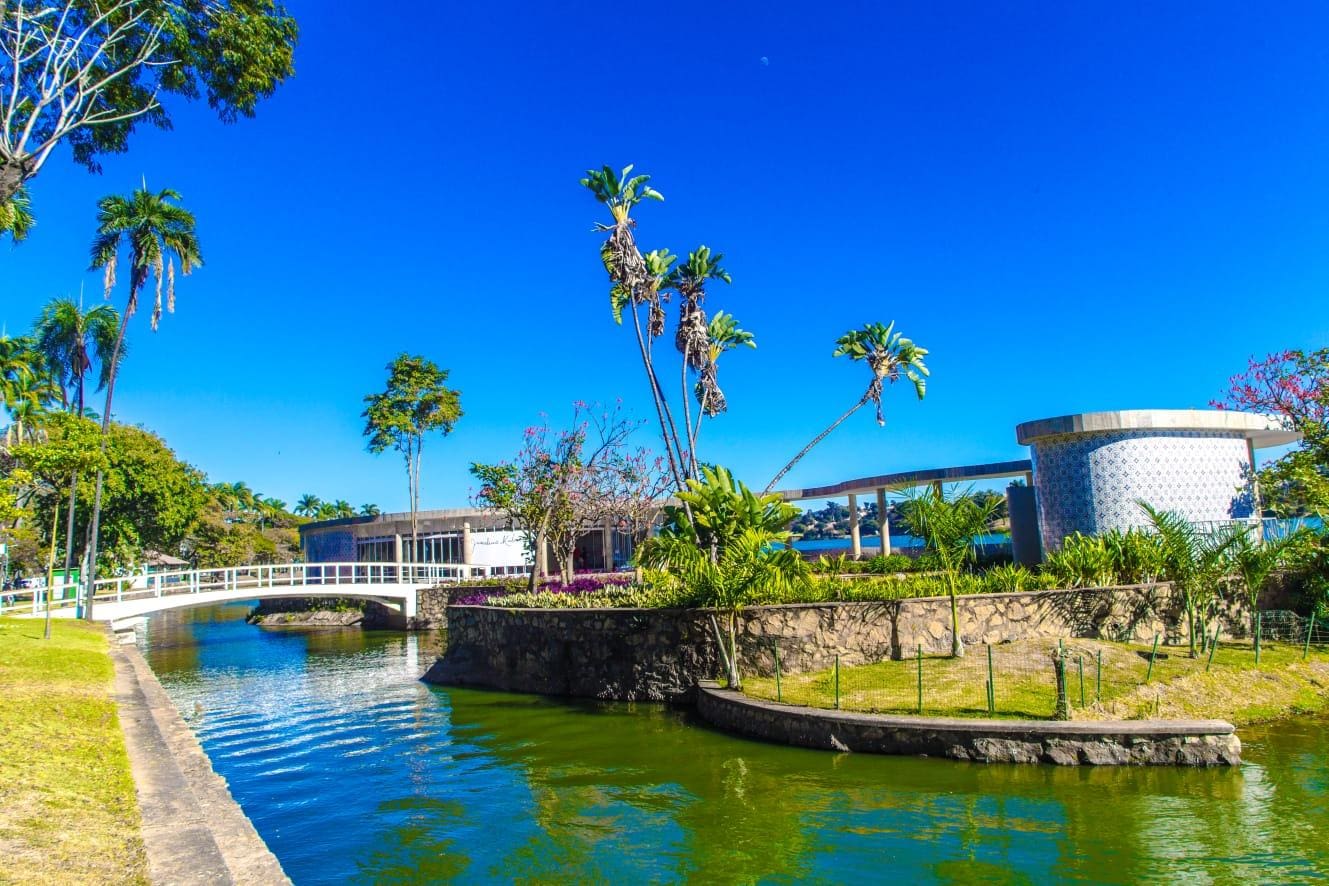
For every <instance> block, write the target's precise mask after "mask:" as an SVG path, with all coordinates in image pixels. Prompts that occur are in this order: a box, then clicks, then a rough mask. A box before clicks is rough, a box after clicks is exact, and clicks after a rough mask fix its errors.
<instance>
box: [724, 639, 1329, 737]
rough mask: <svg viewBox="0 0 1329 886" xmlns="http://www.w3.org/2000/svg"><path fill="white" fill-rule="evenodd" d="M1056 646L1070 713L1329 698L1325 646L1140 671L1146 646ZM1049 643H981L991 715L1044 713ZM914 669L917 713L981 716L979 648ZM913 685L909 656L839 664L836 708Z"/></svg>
mask: <svg viewBox="0 0 1329 886" xmlns="http://www.w3.org/2000/svg"><path fill="white" fill-rule="evenodd" d="M1065 643H1066V652H1067V656H1068V659H1069V663H1068V666H1067V669H1066V693H1067V698H1068V700H1069V701H1070V704H1071V709H1072V716H1073V717H1074V718H1075V719H1113V720H1124V719H1148V718H1152V717H1160V718H1165V719H1180V718H1218V719H1225V720H1228V721H1230V722H1233V723H1235V724H1237V725H1242V724H1245V723H1253V722H1258V721H1261V720H1270V719H1276V718H1278V717H1281V716H1286V715H1288V714H1292V713H1297V712H1300V711H1311V710H1318V709H1320V708H1322V707H1324V706H1326V705H1329V651H1326V650H1323V649H1314V648H1313V649H1312V650H1311V653H1310V656H1309V658H1308V659H1307V660H1306V661H1304V662H1303V661H1302V649H1301V647H1300V646H1296V645H1290V644H1285V643H1277V644H1265V647H1264V649H1263V652H1262V655H1261V660H1260V667H1259V668H1256V667H1255V653H1254V650H1253V649H1252V648H1251V647H1250V646H1249V645H1239V644H1220V645H1219V647H1218V649H1217V651H1216V652H1215V654H1214V657H1213V662H1212V665H1210V663H1209V661H1208V658H1207V656H1205V657H1201V658H1198V659H1192V658H1190V657H1189V656H1188V655H1187V650H1186V649H1185V648H1184V647H1181V648H1179V647H1160V648H1159V650H1158V657H1157V658H1156V659H1155V661H1154V667H1153V673H1152V674H1150V673H1149V656H1150V651H1151V650H1150V647H1149V646H1141V645H1132V644H1125V643H1107V642H1101V641H1098V640H1068V641H1065ZM1056 646H1057V643H1056V641H1049V640H1038V641H1023V642H1019V643H1003V644H1000V645H997V646H993V647H991V656H992V674H993V677H994V680H993V682H994V693H993V695H994V702H995V705H994V707H995V715H996V716H998V717H1007V718H1048V717H1051V716H1052V715H1053V713H1054V710H1055V707H1056V675H1055V671H1054V669H1053V663H1052V656H1051V653H1052V650H1054V649H1055V648H1056ZM1100 656H1101V659H1100ZM1100 661H1101V668H1100ZM1082 667H1083V681H1082V679H1081V668H1082ZM1206 667H1208V670H1206ZM922 672H923V713H924V714H926V715H931V716H947V717H986V716H988V700H987V681H988V673H989V672H988V648H987V647H984V646H974V647H970V648H969V649H968V650H967V654H966V655H965V656H964V657H963V658H960V659H953V658H950V657H949V656H924V658H923V661H922ZM1146 678H1148V682H1147V683H1146V682H1145V681H1146ZM835 684H836V676H835V671H834V669H829V670H823V671H815V672H811V673H806V674H797V675H782V676H781V680H780V685H779V687H778V689H777V686H776V680H775V679H774V677H746V678H744V687H743V688H744V691H745V692H747V694H749V695H752V696H755V697H758V698H764V699H770V700H780V701H783V702H785V703H786V704H797V705H807V706H810V707H821V708H831V707H834V706H835V697H836V690H835ZM1082 685H1083V696H1081V686H1082ZM918 687H919V663H918V661H917V660H915V659H907V660H904V661H883V662H876V663H873V664H867V665H858V666H855V667H842V668H841V669H840V674H839V698H840V708H841V709H843V710H854V711H868V712H878V713H895V714H916V713H918ZM1082 698H1083V702H1082Z"/></svg>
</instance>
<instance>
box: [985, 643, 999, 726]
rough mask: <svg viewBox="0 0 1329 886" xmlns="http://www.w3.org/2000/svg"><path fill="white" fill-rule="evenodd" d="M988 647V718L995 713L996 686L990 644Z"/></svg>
mask: <svg viewBox="0 0 1329 886" xmlns="http://www.w3.org/2000/svg"><path fill="white" fill-rule="evenodd" d="M987 646H988V716H989V717H990V716H992V715H993V714H995V713H996V712H997V684H996V681H995V679H994V677H993V672H992V644H991V643H989V644H987Z"/></svg>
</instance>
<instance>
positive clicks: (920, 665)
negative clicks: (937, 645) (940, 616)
mask: <svg viewBox="0 0 1329 886" xmlns="http://www.w3.org/2000/svg"><path fill="white" fill-rule="evenodd" d="M918 712H919V713H920V714H921V713H923V644H922V643H919V644H918Z"/></svg>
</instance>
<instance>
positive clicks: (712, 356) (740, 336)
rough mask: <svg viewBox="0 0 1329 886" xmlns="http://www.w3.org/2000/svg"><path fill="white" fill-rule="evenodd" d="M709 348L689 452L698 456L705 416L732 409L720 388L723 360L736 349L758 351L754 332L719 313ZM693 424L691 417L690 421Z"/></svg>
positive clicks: (711, 329)
mask: <svg viewBox="0 0 1329 886" xmlns="http://www.w3.org/2000/svg"><path fill="white" fill-rule="evenodd" d="M706 333H707V341H708V345H707V348H706V360H705V362H704V363H703V364H702V367H701V370H700V371H699V372H698V373H697V382H696V384H695V385H693V388H692V390H693V394H694V395H695V396H696V398H697V421H696V423H695V424H693V425H692V430H691V431H690V434H689V439H688V451H689V452H690V453H692V454H693V455H694V456H695V453H696V451H697V436H698V434H700V433H701V419H702V416H705V417H707V418H715V417H716V416H717V415H719V414H720V413H722V412H727V411H728V410H729V401H728V400H727V399H726V398H725V395H724V391H722V390H721V389H720V357H721V355H723V354H725V353H727V352H729V351H732V350H734V349H735V348H744V347H746V348H755V347H756V346H757V340H756V338H754V337H753V335H752V333H751V332H748V331H747V330H746V329H742V328H740V327H739V325H738V321H737V320H735V319H734V315H733V314H726V313H725V312H724V311H716V313H715V316H713V317H711V322H710V323H709V324H707V327H706ZM689 421H691V418H689Z"/></svg>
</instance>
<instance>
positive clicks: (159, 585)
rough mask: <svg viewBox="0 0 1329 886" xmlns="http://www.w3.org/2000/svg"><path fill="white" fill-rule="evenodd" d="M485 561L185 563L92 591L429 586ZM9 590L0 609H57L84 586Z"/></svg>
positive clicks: (111, 597) (123, 594)
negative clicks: (193, 565) (185, 566)
mask: <svg viewBox="0 0 1329 886" xmlns="http://www.w3.org/2000/svg"><path fill="white" fill-rule="evenodd" d="M487 572H488V570H487V569H486V568H485V567H484V566H470V565H466V564H461V563H269V564H256V565H253V566H228V567H226V568H221V569H182V570H179V571H175V572H154V573H150V574H146V575H145V574H140V575H124V576H116V577H114V578H103V579H99V580H98V581H97V582H96V584H95V591H94V593H93V610H94V613H95V611H96V605H97V604H98V603H120V602H124V601H126V600H142V599H147V598H150V597H165V596H176V595H180V594H201V593H205V592H215V591H235V592H240V591H245V592H249V591H253V592H254V596H256V597H259V596H262V591H264V590H272V589H278V588H303V587H309V588H318V589H320V591H321V590H324V589H326V588H328V587H332V586H344V587H346V588H347V589H348V590H351V589H352V588H354V587H355V586H357V585H358V586H362V587H363V586H367V585H375V586H378V587H379V588H382V589H384V590H389V591H390V590H392V589H397V588H400V589H404V588H412V589H414V588H419V587H429V586H430V585H436V584H443V583H446V582H458V581H462V580H464V579H469V578H482V577H484V576H485V575H486V574H487ZM49 591H50V592H49V594H48V589H47V588H44V587H39V588H27V589H18V590H13V591H5V592H4V594H3V595H0V615H5V614H19V613H23V614H26V613H32V614H38V613H41V612H45V611H46V601H47V598H48V596H49V598H50V607H51V609H52V610H60V609H68V608H71V607H75V606H78V605H79V603H80V595H81V591H80V589H79V586H78V585H77V584H56V585H54V586H53V587H52V588H50V589H49Z"/></svg>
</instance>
